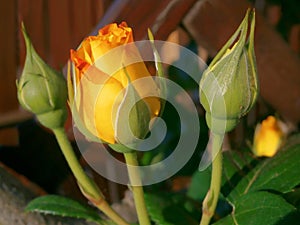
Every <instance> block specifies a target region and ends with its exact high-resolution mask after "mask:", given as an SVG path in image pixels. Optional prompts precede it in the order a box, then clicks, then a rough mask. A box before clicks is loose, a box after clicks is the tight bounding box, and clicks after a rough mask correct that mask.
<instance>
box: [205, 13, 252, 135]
mask: <svg viewBox="0 0 300 225" xmlns="http://www.w3.org/2000/svg"><path fill="white" fill-rule="evenodd" d="M249 17H250V20H251V23H250V27H249ZM254 26H255V12H254V11H252V10H248V11H247V13H246V16H245V18H244V19H243V21H242V23H241V24H240V26H239V27H238V29H237V30H236V32H235V33H234V34H233V35H232V37H231V38H230V39H229V40H228V41H227V43H226V44H225V45H224V46H223V48H222V49H221V50H220V51H219V53H218V54H217V55H216V57H215V58H214V60H213V61H212V62H211V64H210V65H209V67H208V68H207V69H206V71H205V72H204V73H203V76H202V79H201V81H200V101H201V104H202V105H203V107H204V108H205V110H206V121H207V124H208V126H209V128H210V129H211V130H212V132H214V133H224V132H229V131H231V130H232V129H234V128H235V127H236V125H237V123H238V122H239V119H240V118H241V117H242V116H244V115H245V114H247V113H248V112H249V111H250V109H251V108H252V106H253V105H254V103H255V101H256V98H257V95H258V81H257V70H256V60H255V54H254ZM248 31H249V40H248V41H247V32H248Z"/></svg>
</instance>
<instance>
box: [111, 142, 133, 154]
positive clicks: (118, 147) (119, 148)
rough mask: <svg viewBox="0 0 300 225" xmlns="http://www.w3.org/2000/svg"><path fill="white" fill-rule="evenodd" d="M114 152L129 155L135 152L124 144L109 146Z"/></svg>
mask: <svg viewBox="0 0 300 225" xmlns="http://www.w3.org/2000/svg"><path fill="white" fill-rule="evenodd" d="M108 146H109V147H110V148H111V149H112V150H114V151H116V152H119V153H129V152H134V151H135V150H133V149H130V148H128V147H126V146H124V145H122V144H109V145H108Z"/></svg>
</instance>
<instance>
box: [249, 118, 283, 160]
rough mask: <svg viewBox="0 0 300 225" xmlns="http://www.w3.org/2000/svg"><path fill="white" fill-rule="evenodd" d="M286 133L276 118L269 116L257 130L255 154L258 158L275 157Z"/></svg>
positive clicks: (254, 144)
mask: <svg viewBox="0 0 300 225" xmlns="http://www.w3.org/2000/svg"><path fill="white" fill-rule="evenodd" d="M283 139H284V132H283V129H282V128H281V126H280V121H279V120H278V119H276V118H275V117H274V116H268V117H267V118H266V119H265V120H263V121H262V123H261V124H258V125H257V126H256V128H255V133H254V142H253V153H254V154H255V155H256V156H266V157H272V156H274V155H275V154H276V153H277V151H278V149H279V148H280V146H281V144H282V140H283Z"/></svg>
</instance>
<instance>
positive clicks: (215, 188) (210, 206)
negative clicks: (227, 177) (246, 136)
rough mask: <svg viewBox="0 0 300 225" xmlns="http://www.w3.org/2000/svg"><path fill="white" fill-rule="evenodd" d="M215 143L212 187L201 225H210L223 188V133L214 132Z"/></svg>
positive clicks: (213, 148)
mask: <svg viewBox="0 0 300 225" xmlns="http://www.w3.org/2000/svg"><path fill="white" fill-rule="evenodd" d="M212 138H213V144H212V155H213V156H214V155H215V156H216V157H215V158H214V160H213V162H212V174H211V181H210V188H209V191H208V192H207V194H206V197H205V199H204V201H203V203H202V204H203V205H202V218H201V221H200V225H208V224H209V222H210V220H211V218H212V217H213V215H214V213H215V210H216V207H217V203H218V199H219V195H220V189H221V181H222V150H221V147H222V141H223V138H222V136H221V135H218V134H212Z"/></svg>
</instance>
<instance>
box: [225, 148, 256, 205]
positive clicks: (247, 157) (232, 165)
mask: <svg viewBox="0 0 300 225" xmlns="http://www.w3.org/2000/svg"><path fill="white" fill-rule="evenodd" d="M223 155H224V157H223V180H222V189H221V192H222V194H223V196H224V197H227V196H228V195H230V197H232V198H234V197H235V196H240V195H242V193H240V190H239V189H238V188H236V186H237V185H238V184H239V183H240V181H241V180H242V179H243V178H244V177H246V176H247V175H248V174H249V173H250V172H251V170H252V169H253V168H254V167H255V166H256V165H257V164H258V163H259V162H260V160H259V159H256V158H254V156H253V154H252V153H251V152H250V151H249V150H248V151H247V150H242V151H226V152H224V154H223ZM230 200H232V199H230Z"/></svg>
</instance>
